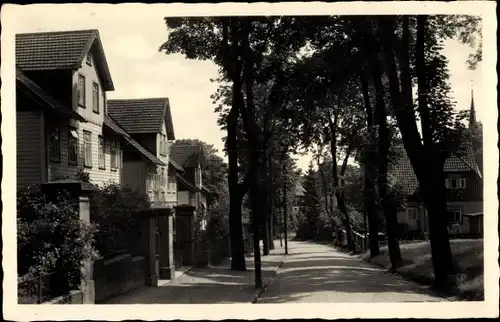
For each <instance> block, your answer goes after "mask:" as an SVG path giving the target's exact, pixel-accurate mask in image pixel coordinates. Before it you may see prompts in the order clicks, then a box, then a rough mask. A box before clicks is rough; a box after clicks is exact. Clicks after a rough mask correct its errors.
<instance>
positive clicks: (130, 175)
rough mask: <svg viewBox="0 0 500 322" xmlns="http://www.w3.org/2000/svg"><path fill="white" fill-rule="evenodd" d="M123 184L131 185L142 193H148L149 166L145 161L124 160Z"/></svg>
mask: <svg viewBox="0 0 500 322" xmlns="http://www.w3.org/2000/svg"><path fill="white" fill-rule="evenodd" d="M122 171H123V177H122V178H123V181H122V186H124V187H127V186H128V187H129V188H130V189H132V190H134V191H137V192H138V193H141V194H146V193H147V191H146V178H147V175H148V168H147V165H146V162H145V161H124V162H123V169H122Z"/></svg>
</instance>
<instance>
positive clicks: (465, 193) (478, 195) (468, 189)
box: [446, 171, 483, 201]
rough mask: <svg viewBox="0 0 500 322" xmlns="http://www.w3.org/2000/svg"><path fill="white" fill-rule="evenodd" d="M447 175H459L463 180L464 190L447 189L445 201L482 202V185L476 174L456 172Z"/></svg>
mask: <svg viewBox="0 0 500 322" xmlns="http://www.w3.org/2000/svg"><path fill="white" fill-rule="evenodd" d="M448 175H460V176H462V177H464V178H465V188H463V189H448V190H447V196H446V198H447V200H449V201H481V200H483V183H482V181H481V180H480V179H479V178H478V177H477V175H476V173H474V172H472V171H470V172H458V173H448Z"/></svg>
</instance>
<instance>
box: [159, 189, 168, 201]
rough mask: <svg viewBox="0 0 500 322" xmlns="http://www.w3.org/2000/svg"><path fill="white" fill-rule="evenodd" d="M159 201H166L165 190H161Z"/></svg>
mask: <svg viewBox="0 0 500 322" xmlns="http://www.w3.org/2000/svg"><path fill="white" fill-rule="evenodd" d="M160 200H161V201H166V200H167V199H165V191H162V193H161V199H160Z"/></svg>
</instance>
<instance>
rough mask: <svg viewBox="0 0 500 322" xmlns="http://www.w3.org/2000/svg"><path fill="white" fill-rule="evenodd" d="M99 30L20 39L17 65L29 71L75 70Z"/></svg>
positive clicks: (21, 35)
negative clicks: (92, 37)
mask: <svg viewBox="0 0 500 322" xmlns="http://www.w3.org/2000/svg"><path fill="white" fill-rule="evenodd" d="M94 32H95V30H75V31H63V32H49V33H41V32H39V33H29V34H17V35H16V65H17V66H19V67H20V68H21V69H23V70H25V71H30V70H50V69H67V68H72V67H74V66H75V65H76V64H78V63H79V59H80V58H81V56H82V53H83V50H84V49H85V47H86V46H87V44H88V42H89V40H90V38H91V36H92V35H93V34H94Z"/></svg>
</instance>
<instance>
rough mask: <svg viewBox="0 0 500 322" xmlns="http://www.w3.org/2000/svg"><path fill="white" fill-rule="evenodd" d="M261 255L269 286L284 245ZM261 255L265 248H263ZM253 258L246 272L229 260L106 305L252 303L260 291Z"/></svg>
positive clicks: (264, 279) (140, 290)
mask: <svg viewBox="0 0 500 322" xmlns="http://www.w3.org/2000/svg"><path fill="white" fill-rule="evenodd" d="M274 245H275V246H276V249H275V250H272V251H271V254H270V255H268V256H262V257H261V258H262V282H263V285H264V286H266V285H267V284H268V283H269V282H270V280H271V279H272V277H273V276H274V275H275V273H276V271H277V269H278V267H279V266H280V265H281V263H282V262H283V260H284V258H285V250H284V247H280V246H279V240H276V241H274ZM261 254H262V251H261ZM253 265H254V263H253V257H246V267H247V271H245V272H239V271H231V270H230V269H229V268H230V261H229V259H226V260H225V261H224V263H223V264H222V265H219V266H216V267H208V268H194V269H192V270H189V271H187V272H185V273H184V274H183V275H181V276H179V277H178V278H176V279H174V280H172V281H170V282H168V283H165V284H162V285H161V286H158V287H144V288H141V289H138V290H136V291H133V292H131V293H127V294H123V295H120V296H118V297H114V298H112V299H110V300H108V301H106V302H104V303H103V304H228V303H251V302H252V300H254V298H255V296H257V294H258V293H259V292H260V291H261V290H260V289H256V288H255V287H254V267H253Z"/></svg>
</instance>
